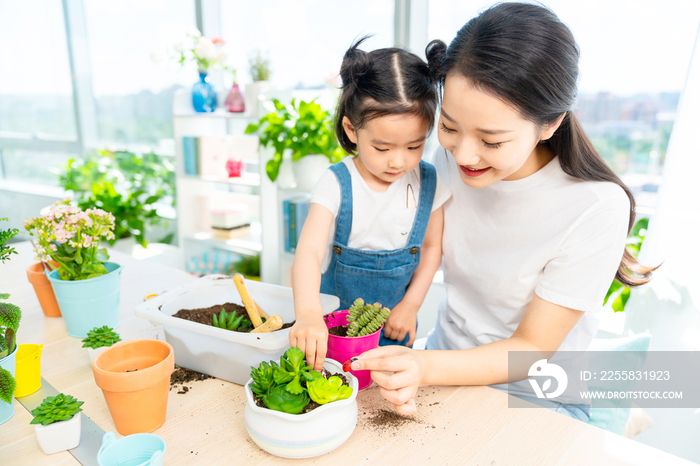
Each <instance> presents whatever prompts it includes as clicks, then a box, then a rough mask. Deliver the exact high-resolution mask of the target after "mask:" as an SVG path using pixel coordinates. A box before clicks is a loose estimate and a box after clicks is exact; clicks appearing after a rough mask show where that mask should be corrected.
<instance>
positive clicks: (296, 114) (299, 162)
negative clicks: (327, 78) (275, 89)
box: [245, 99, 347, 191]
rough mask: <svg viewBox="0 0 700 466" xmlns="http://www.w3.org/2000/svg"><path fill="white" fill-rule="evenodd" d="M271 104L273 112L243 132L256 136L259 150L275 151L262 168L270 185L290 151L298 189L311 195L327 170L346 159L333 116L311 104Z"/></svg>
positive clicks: (294, 101)
mask: <svg viewBox="0 0 700 466" xmlns="http://www.w3.org/2000/svg"><path fill="white" fill-rule="evenodd" d="M272 104H273V105H274V111H273V112H271V113H268V114H267V115H265V116H264V117H262V118H261V119H260V121H259V122H258V123H251V124H249V125H248V127H247V128H246V130H245V132H246V134H252V133H256V132H257V133H258V136H259V138H260V146H261V147H268V146H272V147H274V149H275V153H274V155H273V157H272V159H270V160H268V162H267V163H266V164H265V171H266V173H267V176H268V177H269V178H270V180H271V181H275V180H276V179H277V175H278V174H279V171H280V166H281V165H282V159H283V156H284V151H285V150H286V149H289V150H291V152H292V161H293V162H295V163H294V165H293V168H294V177H295V179H296V183H297V189H301V190H304V191H311V190H312V189H313V187H314V186H315V185H316V181H318V179H319V178H320V177H321V175H322V174H323V172H324V171H325V170H326V169H327V168H328V166H329V165H330V164H331V163H335V162H339V161H340V160H342V159H343V157H345V156H346V155H347V154H346V153H345V152H344V151H343V149H342V148H341V147H340V146H339V145H338V141H337V139H336V137H335V131H334V129H333V115H332V114H331V113H330V112H328V111H325V110H323V109H322V108H321V106H320V105H319V104H317V103H316V102H315V101H313V100H312V101H311V102H305V101H303V100H302V101H299V102H298V103H297V101H296V99H292V101H291V103H290V104H289V105H288V106H287V105H284V104H282V103H281V102H280V101H279V100H277V99H272Z"/></svg>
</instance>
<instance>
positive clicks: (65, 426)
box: [34, 413, 82, 455]
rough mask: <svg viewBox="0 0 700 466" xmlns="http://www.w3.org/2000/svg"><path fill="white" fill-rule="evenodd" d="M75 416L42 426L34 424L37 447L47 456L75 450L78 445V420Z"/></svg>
mask: <svg viewBox="0 0 700 466" xmlns="http://www.w3.org/2000/svg"><path fill="white" fill-rule="evenodd" d="M81 417H82V416H81V413H78V414H76V415H75V416H73V417H72V418H70V419H68V420H67V421H59V422H54V423H52V424H49V425H47V426H43V425H41V424H34V432H36V439H37V441H38V442H39V446H40V447H41V449H42V450H43V452H44V453H46V454H47V455H52V454H54V453H58V452H60V451H66V450H70V449H71V448H75V447H77V446H78V444H79V443H80V418H81Z"/></svg>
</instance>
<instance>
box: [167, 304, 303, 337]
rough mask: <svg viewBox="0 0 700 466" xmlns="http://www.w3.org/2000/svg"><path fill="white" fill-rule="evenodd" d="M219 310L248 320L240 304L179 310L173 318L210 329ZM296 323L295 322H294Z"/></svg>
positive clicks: (292, 323) (287, 325)
mask: <svg viewBox="0 0 700 466" xmlns="http://www.w3.org/2000/svg"><path fill="white" fill-rule="evenodd" d="M221 309H224V310H225V311H226V314H231V313H234V312H235V313H236V317H238V316H241V315H245V318H246V319H247V318H248V313H247V312H246V310H245V307H243V306H241V305H240V304H235V303H225V304H217V305H215V306H211V307H207V308H200V309H181V310H179V311H177V312H176V313H175V314H173V317H177V318H179V319H185V320H189V321H192V322H197V323H199V324H204V325H209V326H211V327H213V326H214V314H216V315H217V316H218V315H219V314H221ZM294 322H296V321H294ZM294 322H290V323H285V324H284V325H282V328H281V329H279V330H284V329H285V328H289V327H291V326H292V325H294ZM229 331H230V332H238V330H229ZM239 333H249V332H239Z"/></svg>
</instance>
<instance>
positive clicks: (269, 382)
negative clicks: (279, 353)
mask: <svg viewBox="0 0 700 466" xmlns="http://www.w3.org/2000/svg"><path fill="white" fill-rule="evenodd" d="M277 369H279V366H278V365H277V363H276V362H275V361H270V363H269V364H268V363H267V362H265V361H263V362H262V363H260V366H258V367H257V368H255V367H251V368H250V378H251V379H253V383H252V384H250V389H251V390H253V393H255V394H257V395H258V396H264V395H265V394H267V392H268V391H269V390H270V389H271V388H272V387H274V386H275V371H276V370H277Z"/></svg>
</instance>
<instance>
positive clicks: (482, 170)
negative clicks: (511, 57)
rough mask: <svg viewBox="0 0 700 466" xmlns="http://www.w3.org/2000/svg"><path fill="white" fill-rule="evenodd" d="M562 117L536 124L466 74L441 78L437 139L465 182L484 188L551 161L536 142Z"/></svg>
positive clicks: (544, 138) (548, 154)
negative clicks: (457, 166)
mask: <svg viewBox="0 0 700 466" xmlns="http://www.w3.org/2000/svg"><path fill="white" fill-rule="evenodd" d="M562 118H563V115H562V117H561V118H560V119H558V120H557V121H556V122H554V123H553V124H551V125H548V126H546V127H544V128H540V127H538V126H537V125H535V124H534V123H533V122H531V121H528V120H525V119H524V118H523V117H522V116H521V115H520V113H519V112H518V111H517V110H515V109H514V108H513V107H511V106H510V105H508V104H506V103H505V102H504V101H503V100H501V99H499V98H497V97H495V96H494V95H492V94H489V93H486V92H484V91H482V90H480V89H478V88H476V87H475V86H474V85H473V84H472V82H471V81H470V80H469V79H468V78H465V77H464V76H462V75H460V74H456V73H451V74H448V75H447V77H446V78H445V90H444V95H443V101H442V110H441V113H440V120H439V122H438V128H439V130H438V139H439V140H440V145H442V147H444V148H445V149H447V150H449V151H450V152H451V153H452V155H453V156H454V158H455V161H456V162H457V165H459V168H460V173H459V175H460V177H461V178H462V181H463V182H464V184H466V185H467V186H470V187H473V188H483V187H484V186H488V185H490V184H492V183H495V182H496V181H500V180H506V181H512V180H519V179H521V178H525V177H527V176H530V175H532V174H533V173H535V172H536V171H538V170H539V169H540V168H542V167H544V166H545V165H546V164H547V163H549V162H550V161H551V160H552V158H553V157H554V155H553V154H552V153H551V151H550V150H549V149H548V148H547V147H545V146H542V145H538V142H539V141H541V140H546V139H549V138H550V137H552V134H554V131H556V129H557V128H558V127H559V124H560V123H561V119H562Z"/></svg>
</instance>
